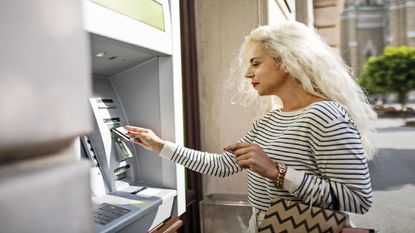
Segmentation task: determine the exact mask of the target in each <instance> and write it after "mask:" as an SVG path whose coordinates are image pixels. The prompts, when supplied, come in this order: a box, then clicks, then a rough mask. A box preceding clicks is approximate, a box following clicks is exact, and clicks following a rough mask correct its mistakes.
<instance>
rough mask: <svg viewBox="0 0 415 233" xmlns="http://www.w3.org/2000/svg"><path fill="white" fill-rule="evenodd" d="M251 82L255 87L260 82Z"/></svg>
mask: <svg viewBox="0 0 415 233" xmlns="http://www.w3.org/2000/svg"><path fill="white" fill-rule="evenodd" d="M251 84H252V86H253V87H255V86H256V85H258V84H259V83H257V82H252V83H251Z"/></svg>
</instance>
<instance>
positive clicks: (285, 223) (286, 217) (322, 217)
mask: <svg viewBox="0 0 415 233" xmlns="http://www.w3.org/2000/svg"><path fill="white" fill-rule="evenodd" d="M345 222H346V215H345V214H344V213H342V212H340V211H334V210H330V209H324V208H320V207H314V206H312V207H311V208H310V206H309V205H306V204H302V203H298V202H294V201H288V200H284V199H278V198H274V200H273V201H272V203H271V206H270V207H269V208H268V210H267V212H266V214H265V219H264V220H263V221H262V223H261V225H260V226H259V229H258V233H339V232H341V230H342V228H343V225H344V224H345Z"/></svg>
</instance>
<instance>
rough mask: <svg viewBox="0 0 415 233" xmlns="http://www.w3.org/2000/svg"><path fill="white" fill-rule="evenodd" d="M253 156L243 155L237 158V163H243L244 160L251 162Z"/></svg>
mask: <svg viewBox="0 0 415 233" xmlns="http://www.w3.org/2000/svg"><path fill="white" fill-rule="evenodd" d="M251 157H252V156H251V155H250V154H242V155H239V156H235V159H236V161H237V162H239V161H242V160H250V159H251Z"/></svg>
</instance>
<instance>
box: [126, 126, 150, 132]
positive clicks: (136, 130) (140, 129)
mask: <svg viewBox="0 0 415 233" xmlns="http://www.w3.org/2000/svg"><path fill="white" fill-rule="evenodd" d="M125 128H126V129H127V130H129V131H133V132H147V130H148V129H145V128H141V127H137V126H131V125H126V126H125Z"/></svg>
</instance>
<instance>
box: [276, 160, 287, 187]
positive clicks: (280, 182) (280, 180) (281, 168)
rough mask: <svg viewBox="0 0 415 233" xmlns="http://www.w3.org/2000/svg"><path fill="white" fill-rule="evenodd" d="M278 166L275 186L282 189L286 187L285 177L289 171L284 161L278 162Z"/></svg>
mask: <svg viewBox="0 0 415 233" xmlns="http://www.w3.org/2000/svg"><path fill="white" fill-rule="evenodd" d="M276 167H277V170H278V174H277V179H275V186H276V187H277V188H279V189H282V188H283V187H284V178H285V173H287V166H285V165H284V164H282V163H277V164H276Z"/></svg>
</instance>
